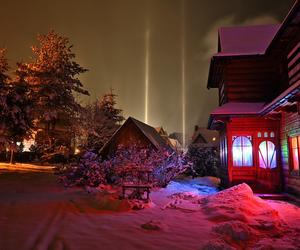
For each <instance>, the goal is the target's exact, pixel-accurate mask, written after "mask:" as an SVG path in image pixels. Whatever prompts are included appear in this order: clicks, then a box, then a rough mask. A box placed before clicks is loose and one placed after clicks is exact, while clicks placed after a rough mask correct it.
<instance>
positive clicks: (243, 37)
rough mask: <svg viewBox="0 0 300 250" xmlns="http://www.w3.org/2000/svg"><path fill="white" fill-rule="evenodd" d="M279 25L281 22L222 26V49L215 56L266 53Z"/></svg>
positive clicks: (220, 31) (220, 34)
mask: <svg viewBox="0 0 300 250" xmlns="http://www.w3.org/2000/svg"><path fill="white" fill-rule="evenodd" d="M279 27H280V24H270V25H253V26H238V27H222V28H220V29H219V43H220V44H219V47H220V51H219V53H217V54H216V55H215V56H236V55H257V54H264V53H265V51H266V49H267V48H268V46H269V44H270V43H271V41H272V40H273V38H274V36H275V34H276V33H277V31H278V29H279Z"/></svg>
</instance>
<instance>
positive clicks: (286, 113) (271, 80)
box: [207, 0, 300, 195]
mask: <svg viewBox="0 0 300 250" xmlns="http://www.w3.org/2000/svg"><path fill="white" fill-rule="evenodd" d="M299 34H300V1H299V0H297V1H295V4H294V6H293V8H292V9H291V10H290V12H289V13H288V15H287V16H286V18H285V19H284V21H283V23H281V24H275V25H259V26H247V27H226V28H220V29H219V33H218V53H217V54H215V55H213V57H212V58H211V63H210V70H209V77H208V84H207V87H208V88H218V89H219V107H218V108H216V109H215V110H214V111H213V112H212V113H211V114H210V118H209V123H208V128H209V129H216V130H219V132H220V151H221V152H220V154H221V165H222V169H221V175H222V176H221V177H222V183H223V185H226V186H230V185H234V184H236V183H241V182H246V183H248V184H249V185H251V186H252V187H253V188H254V189H256V190H258V191H263V192H266V191H269V192H274V191H281V190H285V191H288V192H293V193H295V194H298V195H300V172H299V163H300V36H299Z"/></svg>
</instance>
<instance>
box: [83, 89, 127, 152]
mask: <svg viewBox="0 0 300 250" xmlns="http://www.w3.org/2000/svg"><path fill="white" fill-rule="evenodd" d="M116 97H117V95H116V94H114V93H113V91H112V90H111V91H110V92H109V93H107V94H104V95H103V96H102V98H101V99H100V100H96V101H95V102H94V103H93V104H91V105H87V106H86V110H85V112H84V115H83V121H85V122H84V126H85V129H84V130H85V131H86V132H85V134H86V138H87V141H86V145H85V147H86V148H87V149H89V150H93V151H94V152H98V151H99V150H100V149H101V148H102V147H103V145H104V144H105V143H106V142H107V141H108V140H109V139H110V137H111V136H112V135H113V134H114V133H115V131H116V130H117V129H118V128H119V127H120V124H121V122H122V121H124V117H123V115H122V110H121V109H117V108H116V107H115V106H116V104H117V103H116Z"/></svg>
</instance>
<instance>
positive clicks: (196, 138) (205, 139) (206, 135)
mask: <svg viewBox="0 0 300 250" xmlns="http://www.w3.org/2000/svg"><path fill="white" fill-rule="evenodd" d="M191 144H203V145H205V144H206V145H205V146H207V147H214V146H218V145H219V133H218V131H216V130H208V129H207V128H205V127H198V126H196V127H195V131H194V134H193V136H192V140H191Z"/></svg>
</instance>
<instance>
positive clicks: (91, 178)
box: [60, 152, 106, 187]
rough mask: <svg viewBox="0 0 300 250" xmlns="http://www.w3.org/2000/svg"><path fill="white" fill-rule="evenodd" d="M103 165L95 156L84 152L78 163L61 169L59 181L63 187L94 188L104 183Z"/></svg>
mask: <svg viewBox="0 0 300 250" xmlns="http://www.w3.org/2000/svg"><path fill="white" fill-rule="evenodd" d="M104 166H105V164H101V161H100V158H99V157H98V155H97V154H95V153H92V152H86V153H85V154H84V155H83V156H82V158H80V159H79V161H75V162H72V163H71V164H70V165H68V166H67V167H65V169H62V171H61V176H60V180H61V181H62V182H63V183H64V185H65V186H74V185H79V186H91V187H96V186H98V185H100V184H105V183H106V174H105V167H104Z"/></svg>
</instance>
